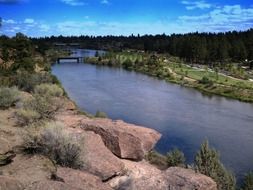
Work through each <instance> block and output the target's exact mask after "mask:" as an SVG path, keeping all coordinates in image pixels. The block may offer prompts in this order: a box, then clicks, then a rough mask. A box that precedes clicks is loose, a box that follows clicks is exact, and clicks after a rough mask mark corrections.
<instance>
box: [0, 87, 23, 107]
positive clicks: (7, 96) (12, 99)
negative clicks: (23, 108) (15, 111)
mask: <svg viewBox="0 0 253 190" xmlns="http://www.w3.org/2000/svg"><path fill="white" fill-rule="evenodd" d="M18 100H19V91H18V89H17V88H16V87H12V88H7V87H3V88H0V108H4V109H5V108H9V107H11V106H13V105H14V104H15V103H16V102H17V101H18Z"/></svg>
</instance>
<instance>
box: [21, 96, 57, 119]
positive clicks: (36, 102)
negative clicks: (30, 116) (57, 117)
mask: <svg viewBox="0 0 253 190" xmlns="http://www.w3.org/2000/svg"><path fill="white" fill-rule="evenodd" d="M60 106H61V105H60V104H59V103H58V101H57V99H55V98H51V97H48V96H45V97H44V96H40V95H37V94H35V95H34V97H33V98H32V99H30V100H28V101H27V102H26V103H25V104H24V108H25V109H27V110H33V111H35V112H37V113H39V114H40V117H41V118H42V119H51V118H52V117H53V115H54V113H55V112H56V111H57V110H58V109H59V108H60Z"/></svg>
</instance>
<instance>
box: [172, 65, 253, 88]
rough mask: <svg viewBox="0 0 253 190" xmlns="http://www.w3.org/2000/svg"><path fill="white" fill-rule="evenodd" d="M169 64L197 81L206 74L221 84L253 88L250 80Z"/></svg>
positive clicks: (176, 71) (176, 70)
mask: <svg viewBox="0 0 253 190" xmlns="http://www.w3.org/2000/svg"><path fill="white" fill-rule="evenodd" d="M168 66H169V67H170V68H171V69H172V70H173V71H174V72H175V73H177V74H179V75H182V76H187V77H189V78H191V79H194V80H197V81H199V80H201V79H202V78H203V77H204V76H206V77H208V78H209V79H210V80H212V81H213V82H215V83H218V84H221V85H226V86H235V87H241V88H248V89H253V82H251V81H248V80H242V79H236V78H233V77H230V76H225V75H223V74H220V73H216V72H214V71H210V70H207V69H198V68H192V67H189V66H187V65H185V64H178V63H169V64H168Z"/></svg>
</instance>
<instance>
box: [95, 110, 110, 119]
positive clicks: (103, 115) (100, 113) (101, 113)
mask: <svg viewBox="0 0 253 190" xmlns="http://www.w3.org/2000/svg"><path fill="white" fill-rule="evenodd" d="M95 117H99V118H107V114H106V113H105V112H102V111H97V112H96V115H95Z"/></svg>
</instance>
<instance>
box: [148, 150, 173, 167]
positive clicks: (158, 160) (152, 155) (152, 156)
mask: <svg viewBox="0 0 253 190" xmlns="http://www.w3.org/2000/svg"><path fill="white" fill-rule="evenodd" d="M145 158H146V160H148V161H149V163H150V164H153V165H156V166H157V167H158V168H160V169H166V168H168V166H167V162H166V157H165V156H164V155H162V154H160V153H158V152H156V151H150V152H149V153H148V154H147V155H146V157H145Z"/></svg>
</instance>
